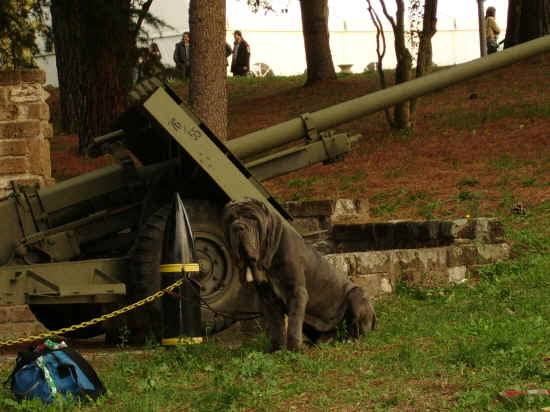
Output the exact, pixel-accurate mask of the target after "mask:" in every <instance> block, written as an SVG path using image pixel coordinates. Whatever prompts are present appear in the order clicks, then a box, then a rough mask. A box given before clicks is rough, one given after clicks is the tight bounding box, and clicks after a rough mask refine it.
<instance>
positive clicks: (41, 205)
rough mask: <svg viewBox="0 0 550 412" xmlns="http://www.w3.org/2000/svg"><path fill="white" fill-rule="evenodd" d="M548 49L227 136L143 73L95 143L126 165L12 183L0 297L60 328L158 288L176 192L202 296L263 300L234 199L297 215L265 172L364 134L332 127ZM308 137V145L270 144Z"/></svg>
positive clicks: (316, 156) (223, 305)
mask: <svg viewBox="0 0 550 412" xmlns="http://www.w3.org/2000/svg"><path fill="white" fill-rule="evenodd" d="M548 50H550V37H548V36H546V37H544V38H540V39H537V40H533V41H531V42H529V43H525V44H523V45H520V46H516V47H514V48H511V49H508V50H505V51H504V52H501V53H496V54H493V55H491V56H488V57H485V58H483V59H479V60H476V61H473V62H470V63H465V64H462V65H459V66H456V67H454V68H451V69H447V70H443V71H439V72H437V73H434V74H432V75H429V76H426V77H422V78H419V79H416V80H413V81H410V82H408V83H404V84H401V85H398V86H394V87H391V88H389V89H386V90H381V91H378V92H376V93H372V94H369V95H367V96H364V97H361V98H358V99H353V100H350V101H348V102H345V103H340V104H338V105H335V106H332V107H329V108H326V109H323V110H320V111H318V112H315V113H311V114H304V115H302V116H300V117H299V118H296V119H292V120H289V121H287V122H284V123H282V124H280V125H276V126H273V127H269V128H267V129H264V130H261V131H258V132H254V133H251V134H248V135H246V136H243V137H240V138H237V139H234V140H232V141H229V142H227V144H224V143H223V142H221V141H219V140H218V139H217V138H216V137H215V136H214V135H213V134H212V132H211V131H210V130H209V129H208V127H207V126H206V125H204V124H203V123H201V121H200V120H199V119H197V118H196V116H194V115H193V113H192V112H191V111H190V110H189V109H188V108H187V106H186V105H185V104H184V103H183V102H182V101H181V99H180V98H179V97H178V96H177V95H176V94H175V93H174V92H173V91H172V90H171V89H170V88H169V87H167V86H166V85H164V84H162V83H160V82H155V81H145V82H143V83H140V84H139V85H137V87H136V88H135V90H134V91H133V92H132V93H131V96H132V97H133V99H134V100H135V104H134V105H133V106H132V107H131V108H130V109H129V110H128V111H126V112H125V113H124V114H123V115H122V116H121V117H120V119H119V122H118V123H119V124H118V126H119V129H118V130H116V131H115V132H113V133H109V134H107V135H105V136H101V137H98V138H96V139H95V140H94V142H93V144H92V145H91V146H90V148H89V152H90V154H91V155H97V154H101V153H104V152H106V151H109V152H111V153H113V154H114V156H115V158H117V159H118V164H115V165H112V166H108V167H105V168H102V169H99V170H96V171H93V172H90V173H86V174H83V175H81V176H77V177H75V178H72V179H69V180H66V181H63V182H61V183H58V184H56V185H53V186H49V187H45V188H42V189H29V188H23V187H18V186H15V185H14V187H13V189H14V191H13V194H11V195H10V196H9V197H7V198H5V199H2V200H1V201H0V221H1V227H2V228H3V233H2V235H1V236H0V264H2V265H3V266H0V305H15V304H29V305H30V307H31V309H32V310H33V312H34V313H35V315H36V316H37V318H38V319H39V320H41V321H42V322H43V323H44V324H45V325H46V326H47V327H49V328H52V329H57V328H60V327H65V326H68V325H70V324H72V323H76V322H79V321H82V320H87V319H89V318H91V317H92V316H94V315H96V314H98V312H101V311H102V305H104V304H108V303H116V302H123V301H124V299H125V295H127V294H129V295H130V296H135V295H136V294H139V291H140V290H143V289H147V288H158V287H159V286H160V274H159V268H158V266H159V263H160V262H159V259H160V248H161V245H162V234H163V230H164V225H165V223H166V219H167V217H168V210H169V209H168V208H167V207H166V206H165V205H166V204H168V203H169V202H170V199H171V197H172V195H173V193H174V192H178V193H180V196H181V197H182V198H183V199H184V205H185V207H186V209H187V213H188V215H189V218H190V220H191V226H192V229H193V232H194V236H195V239H196V249H197V255H198V260H199V263H200V267H201V276H202V277H201V297H202V298H203V299H204V300H205V301H206V302H207V303H208V304H209V305H210V307H211V308H213V309H214V310H216V311H219V312H223V313H247V312H250V311H255V310H256V307H255V299H254V296H252V295H250V294H249V292H248V291H246V290H245V289H243V288H241V287H240V283H239V276H238V273H237V272H238V269H237V268H236V267H235V265H233V263H232V261H231V257H230V255H229V252H228V249H227V248H226V246H225V244H224V240H223V233H222V229H221V226H220V225H219V223H218V222H219V213H220V210H221V208H222V207H223V205H224V204H225V203H226V202H227V201H228V200H230V199H231V200H237V199H242V198H244V197H252V198H256V199H258V200H261V201H262V202H265V203H266V205H267V206H268V207H269V208H271V209H272V210H274V211H276V212H277V213H279V214H280V215H281V216H282V217H283V218H285V219H286V222H287V224H289V225H291V224H292V218H291V216H289V214H288V213H287V212H286V211H285V210H284V209H283V208H282V207H281V206H280V205H279V204H278V203H277V202H276V201H275V200H274V199H273V198H272V197H271V196H270V195H269V193H268V192H267V191H266V190H265V188H264V187H263V186H262V185H261V183H260V181H261V180H265V179H269V178H271V177H274V176H277V175H280V174H283V173H288V172H289V171H292V170H296V169H299V168H301V167H306V166H308V165H310V164H313V163H315V162H320V161H325V162H326V161H332V160H335V159H338V158H340V157H341V156H343V155H344V154H345V153H346V152H348V151H349V150H351V144H352V143H353V142H354V141H356V140H357V139H358V137H357V136H350V135H348V134H338V135H335V134H333V133H330V132H324V131H325V130H326V129H328V128H330V127H334V126H336V125H338V124H340V123H344V122H346V121H349V120H352V119H355V118H358V117H362V116H365V115H368V114H371V113H374V112H376V111H379V110H382V109H384V108H386V107H389V106H392V105H394V104H396V103H398V102H401V101H405V100H408V99H411V98H414V97H418V96H421V95H423V94H426V93H430V92H434V91H437V90H439V89H442V88H444V87H446V86H449V85H451V84H454V83H457V82H460V81H462V80H466V79H469V78H472V77H474V76H477V75H481V74H484V73H486V72H489V71H491V70H494V69H498V68H500V67H504V66H506V65H509V64H512V63H515V62H517V61H519V60H522V59H524V58H526V57H529V56H533V55H536V54H539V53H542V52H545V51H548ZM304 138H305V142H304V144H302V145H297V146H292V147H290V148H286V149H284V150H279V151H278V152H276V153H274V154H269V155H265V152H266V151H269V150H273V149H276V148H280V147H281V146H283V145H285V144H287V143H290V142H293V141H295V140H300V139H304ZM129 152H130V153H132V154H133V157H135V158H136V159H137V162H136V161H134V160H132V158H131V157H130V156H129ZM251 157H254V160H253V161H248V162H247V159H250V158H251ZM239 159H241V160H244V164H243V163H241V160H239ZM136 164H139V166H136ZM67 305H70V306H67ZM202 317H203V320H204V323H205V325H207V326H208V327H210V328H211V330H213V331H216V330H221V329H223V328H224V327H226V326H227V325H228V324H229V323H231V320H230V319H228V318H227V317H222V316H218V317H216V316H213V314H212V312H210V311H208V310H205V311H203V316H202ZM83 331H84V335H86V336H92V335H95V334H98V333H100V332H101V331H100V330H99V329H97V328H95V329H94V328H91V329H90V328H88V329H84V330H83Z"/></svg>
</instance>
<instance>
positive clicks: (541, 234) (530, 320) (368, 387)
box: [0, 203, 550, 412]
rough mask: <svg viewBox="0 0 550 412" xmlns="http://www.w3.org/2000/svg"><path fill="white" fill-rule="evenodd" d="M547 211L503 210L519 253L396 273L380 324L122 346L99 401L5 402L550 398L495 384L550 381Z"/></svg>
mask: <svg viewBox="0 0 550 412" xmlns="http://www.w3.org/2000/svg"><path fill="white" fill-rule="evenodd" d="M549 217H550V203H545V204H543V205H542V206H541V207H539V208H538V209H536V210H533V212H532V213H531V214H529V215H526V216H513V217H509V218H507V219H505V220H504V224H505V231H506V237H507V238H508V239H509V240H510V241H511V242H512V243H513V244H514V254H515V255H516V258H515V259H513V260H510V261H508V262H502V263H498V264H495V265H492V266H488V267H485V268H483V269H480V271H479V273H478V274H477V275H476V276H475V277H473V278H470V279H469V280H468V281H467V282H465V283H464V284H462V285H459V286H455V287H449V288H443V289H421V288H411V287H407V286H405V285H403V284H399V285H398V288H397V293H396V295H395V296H393V297H391V298H386V299H382V300H379V301H377V302H376V311H377V315H378V323H377V326H378V328H377V330H376V331H375V332H374V333H371V334H369V335H366V336H364V337H363V338H361V339H359V340H357V341H354V342H334V343H331V344H324V345H321V346H318V347H313V348H308V349H305V350H304V351H303V352H301V353H290V352H286V351H281V352H277V353H275V354H267V353H266V352H265V351H266V349H267V348H268V341H267V339H266V338H265V337H264V336H262V335H259V336H258V337H256V338H255V339H253V340H252V341H251V342H249V343H248V344H245V345H242V346H240V347H237V348H230V347H227V346H224V345H222V344H220V343H215V342H208V343H204V344H201V345H196V346H189V347H183V348H178V349H174V350H165V349H162V348H158V347H151V348H149V349H146V350H145V351H143V352H142V353H119V354H114V355H113V356H112V358H100V360H98V361H95V362H94V364H95V366H96V368H97V371H98V373H99V375H100V377H101V378H102V380H103V381H104V383H105V385H106V387H107V388H108V390H109V393H108V394H107V395H106V396H104V397H103V398H102V399H100V401H99V402H98V403H97V404H82V405H76V404H67V403H63V402H57V403H54V404H52V405H49V406H42V405H41V404H40V403H39V402H37V401H34V402H23V403H21V404H17V403H15V402H14V401H13V400H12V399H11V398H10V395H9V392H8V391H7V389H5V388H2V389H0V410H5V411H35V410H39V409H40V410H41V411H43V412H49V411H77V410H83V411H102V410H117V411H157V410H160V411H179V410H190V411H248V410H251V411H287V410H298V411H301V410H380V411H400V410H418V411H424V410H438V411H440V410H452V411H464V410H474V411H487V410H491V411H510V410H514V411H527V410H533V411H534V410H540V408H541V407H544V406H549V405H550V399H548V398H545V397H533V398H523V399H521V398H520V399H516V400H514V401H505V400H502V399H500V398H499V396H498V393H499V392H500V391H503V390H505V389H526V388H530V389H533V388H548V387H549V385H550V361H549V355H550V339H548V336H549V333H550V305H548V296H549V292H548V290H550V276H548V268H549V267H550V219H549ZM101 359H102V360H101ZM7 374H8V370H7V369H4V370H2V371H1V372H0V379H2V380H3V379H5V378H6V376H7Z"/></svg>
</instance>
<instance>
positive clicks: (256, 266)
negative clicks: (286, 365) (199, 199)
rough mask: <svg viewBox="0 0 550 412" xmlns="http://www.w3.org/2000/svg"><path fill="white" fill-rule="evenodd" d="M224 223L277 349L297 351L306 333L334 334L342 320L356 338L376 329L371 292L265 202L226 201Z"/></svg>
mask: <svg viewBox="0 0 550 412" xmlns="http://www.w3.org/2000/svg"><path fill="white" fill-rule="evenodd" d="M223 225H224V231H225V236H226V240H227V242H228V243H229V245H230V247H231V252H232V254H233V255H234V257H235V258H236V260H237V262H238V264H239V266H240V267H241V273H242V278H241V280H242V281H244V282H247V283H253V284H254V285H255V286H256V288H257V290H258V294H259V296H260V304H261V308H262V313H263V315H264V316H265V318H266V320H267V323H268V325H269V327H270V330H271V343H272V349H273V350H277V349H279V348H281V347H284V346H286V347H287V348H288V349H289V350H298V349H299V348H300V346H301V345H302V331H303V332H304V333H305V334H306V335H307V336H308V337H310V338H311V339H312V340H314V341H316V340H318V339H320V338H324V337H326V336H329V335H333V334H334V332H335V331H336V330H337V329H338V328H339V327H340V326H341V325H342V323H343V321H345V322H346V325H347V327H348V332H349V334H350V335H351V336H352V337H358V336H360V335H362V334H363V333H365V332H367V331H369V330H371V329H374V324H375V321H376V315H375V313H374V310H373V308H372V305H371V303H370V301H369V297H368V295H367V293H366V292H365V291H364V290H363V289H362V288H361V287H359V286H356V285H354V284H353V283H352V282H350V281H349V279H348V278H347V276H345V275H344V274H343V273H339V272H337V271H335V270H334V268H333V267H332V266H330V265H329V264H328V263H327V261H326V260H325V259H324V258H323V257H322V256H321V255H320V254H319V253H318V252H317V251H316V250H314V249H313V248H312V247H310V246H308V245H306V244H305V243H304V240H303V239H302V237H301V236H300V235H299V234H298V233H296V232H295V231H294V230H293V229H292V228H290V227H287V225H285V224H284V223H283V221H282V219H281V218H280V217H279V216H277V215H276V214H275V213H273V212H272V211H270V210H269V209H268V208H267V207H266V206H265V205H264V204H263V203H262V202H259V201H257V200H252V199H248V200H245V201H241V202H230V203H228V204H227V205H226V206H225V208H224V211H223ZM285 314H286V315H288V339H287V333H286V332H287V327H286V326H285V319H284V316H285Z"/></svg>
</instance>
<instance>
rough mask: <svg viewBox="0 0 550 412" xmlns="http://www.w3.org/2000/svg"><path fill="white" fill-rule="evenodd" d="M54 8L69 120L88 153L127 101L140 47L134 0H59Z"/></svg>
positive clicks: (63, 102) (64, 110)
mask: <svg viewBox="0 0 550 412" xmlns="http://www.w3.org/2000/svg"><path fill="white" fill-rule="evenodd" d="M51 13H52V21H56V23H55V24H54V27H53V28H54V32H55V34H54V36H55V40H56V42H55V48H56V55H58V56H60V57H58V58H57V59H58V60H57V63H58V70H59V73H60V75H59V86H60V89H61V90H62V92H61V93H62V100H61V105H62V113H63V116H64V120H63V123H64V125H67V128H68V130H75V131H76V132H78V145H79V152H80V153H83V152H84V150H85V148H86V146H87V145H88V143H89V142H90V139H91V138H93V137H95V136H98V135H101V134H104V133H106V132H108V131H109V130H110V128H111V127H112V123H113V121H114V120H115V119H116V118H117V117H118V115H119V113H120V112H121V111H122V110H123V108H124V105H125V102H126V95H127V92H128V88H129V86H130V85H131V76H130V73H131V66H132V63H133V62H132V59H131V56H132V54H133V53H132V51H133V49H134V38H133V37H132V33H131V32H130V0H94V1H93V2H90V1H87V0H53V1H52V4H51ZM67 26H68V27H67ZM63 106H65V107H63Z"/></svg>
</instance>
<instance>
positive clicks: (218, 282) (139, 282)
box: [126, 199, 244, 343]
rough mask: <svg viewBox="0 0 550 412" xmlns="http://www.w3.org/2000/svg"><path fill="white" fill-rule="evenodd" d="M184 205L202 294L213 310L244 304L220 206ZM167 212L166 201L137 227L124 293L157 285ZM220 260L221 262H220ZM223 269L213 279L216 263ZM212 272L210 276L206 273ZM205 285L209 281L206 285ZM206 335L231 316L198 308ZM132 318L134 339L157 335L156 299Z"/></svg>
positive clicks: (137, 295) (133, 294)
mask: <svg viewBox="0 0 550 412" xmlns="http://www.w3.org/2000/svg"><path fill="white" fill-rule="evenodd" d="M183 204H184V207H185V210H186V212H187V215H188V218H189V221H190V223H191V230H192V231H193V236H194V238H195V246H196V251H197V255H198V259H199V263H200V266H201V297H202V298H203V299H204V300H205V301H206V302H207V303H208V304H209V305H210V307H211V308H213V309H214V310H216V311H221V312H224V313H225V311H228V310H230V309H231V308H233V307H235V306H240V305H242V304H243V301H244V299H243V297H242V290H241V285H240V282H239V278H238V273H237V269H236V267H235V265H233V263H232V262H231V258H230V255H229V252H228V250H227V248H226V246H225V244H224V240H223V229H222V226H221V208H220V207H219V206H217V205H215V204H213V203H211V202H208V201H205V200H197V199H184V200H183ZM170 211H171V207H170V205H165V206H163V207H161V208H160V209H159V210H158V211H156V212H155V213H153V214H152V215H151V216H150V217H149V218H148V219H147V220H146V221H145V223H144V224H143V225H142V227H141V228H140V233H139V234H138V237H137V239H136V242H135V244H134V247H133V250H132V253H131V274H132V276H131V278H130V279H127V282H126V283H127V285H128V295H129V297H130V298H131V299H132V300H137V299H141V298H144V297H146V296H149V295H151V294H153V293H155V292H156V291H157V290H159V289H160V285H161V274H160V259H161V256H162V245H163V239H164V228H165V226H166V221H167V219H168V217H169V214H170ZM220 261H221V262H220ZM216 264H218V265H220V266H221V268H218V269H217V272H219V273H221V272H223V276H222V277H223V279H222V278H220V279H218V278H216V276H215V273H216V270H215V269H214V266H215V265H216ZM210 272H211V273H210ZM208 276H210V278H208ZM203 285H211V287H206V289H207V290H205V287H203ZM201 316H202V325H203V333H204V334H214V333H217V332H220V331H222V330H224V329H226V328H227V327H229V326H230V325H232V324H233V323H234V322H235V321H234V319H231V318H229V317H224V316H221V315H219V314H215V313H214V312H212V311H211V310H209V309H205V308H203V309H202V310H201ZM131 318H134V321H133V322H132V321H131V322H130V330H131V333H132V335H133V336H132V340H135V341H136V343H139V342H141V341H144V340H145V339H147V336H151V335H152V336H154V337H155V338H156V339H160V338H161V336H159V331H161V330H162V310H161V303H160V300H157V301H156V302H153V303H151V304H148V305H147V307H146V308H144V309H143V310H139V311H137V312H136V313H135V314H134V316H132V317H131Z"/></svg>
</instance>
